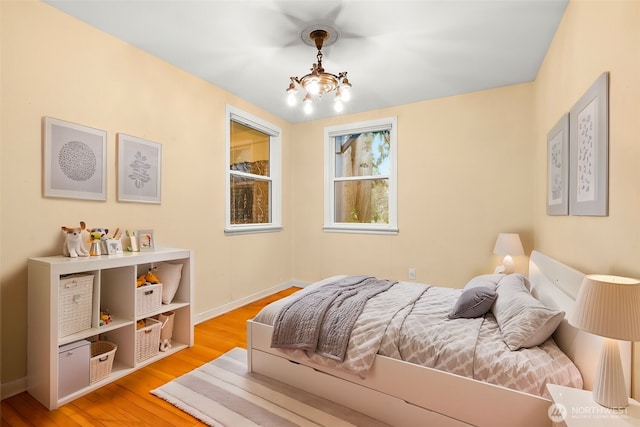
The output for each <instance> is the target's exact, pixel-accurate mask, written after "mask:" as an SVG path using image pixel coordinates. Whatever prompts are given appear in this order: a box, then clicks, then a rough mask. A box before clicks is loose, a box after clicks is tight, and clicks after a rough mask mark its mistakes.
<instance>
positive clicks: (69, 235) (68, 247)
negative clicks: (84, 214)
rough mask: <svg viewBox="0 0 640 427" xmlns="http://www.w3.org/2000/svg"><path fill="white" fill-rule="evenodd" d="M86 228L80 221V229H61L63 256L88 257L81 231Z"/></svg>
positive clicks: (63, 227)
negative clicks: (62, 234)
mask: <svg viewBox="0 0 640 427" xmlns="http://www.w3.org/2000/svg"><path fill="white" fill-rule="evenodd" d="M86 227H87V226H86V224H85V223H84V221H80V227H65V226H62V227H61V228H62V232H63V233H64V245H63V246H62V254H63V255H64V256H68V257H71V258H77V257H79V256H89V252H88V251H87V250H86V249H85V247H84V244H83V242H82V231H83V230H84V229H85V228H86Z"/></svg>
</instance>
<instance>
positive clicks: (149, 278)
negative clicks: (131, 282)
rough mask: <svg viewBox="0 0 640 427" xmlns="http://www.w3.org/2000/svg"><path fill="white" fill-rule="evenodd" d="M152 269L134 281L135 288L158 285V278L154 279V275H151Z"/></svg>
mask: <svg viewBox="0 0 640 427" xmlns="http://www.w3.org/2000/svg"><path fill="white" fill-rule="evenodd" d="M152 270H154V268H150V269H149V271H147V272H146V273H145V274H141V275H140V276H139V277H138V279H137V280H136V287H137V288H139V287H140V286H144V285H156V284H158V283H160V280H158V278H157V277H156V275H155V274H153V271H152Z"/></svg>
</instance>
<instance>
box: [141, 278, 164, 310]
mask: <svg viewBox="0 0 640 427" xmlns="http://www.w3.org/2000/svg"><path fill="white" fill-rule="evenodd" d="M161 305H162V283H158V284H156V285H144V286H140V287H139V288H137V289H136V314H137V315H140V314H145V313H150V312H152V311H154V310H158V309H159V308H160V306H161Z"/></svg>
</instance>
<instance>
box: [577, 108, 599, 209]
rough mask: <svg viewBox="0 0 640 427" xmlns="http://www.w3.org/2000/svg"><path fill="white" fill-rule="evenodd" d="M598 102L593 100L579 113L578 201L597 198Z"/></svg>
mask: <svg viewBox="0 0 640 427" xmlns="http://www.w3.org/2000/svg"><path fill="white" fill-rule="evenodd" d="M595 115H596V104H595V100H593V101H591V102H590V103H589V104H588V105H587V106H586V107H585V108H584V109H583V110H582V111H580V113H579V114H578V123H577V124H578V135H577V137H578V146H577V150H578V152H577V157H578V164H577V167H578V170H577V182H576V196H577V201H578V202H586V201H592V200H595V197H596V189H595V179H596V172H597V171H596V158H595V157H596V147H595V136H596V117H595Z"/></svg>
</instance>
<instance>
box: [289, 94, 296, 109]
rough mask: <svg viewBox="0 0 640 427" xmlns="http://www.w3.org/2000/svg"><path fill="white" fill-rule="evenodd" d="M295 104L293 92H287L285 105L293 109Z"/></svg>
mask: <svg viewBox="0 0 640 427" xmlns="http://www.w3.org/2000/svg"><path fill="white" fill-rule="evenodd" d="M296 102H297V100H296V94H295V92H293V91H291V92H289V95H287V104H288V105H289V106H290V107H293V106H294V105H296Z"/></svg>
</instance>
